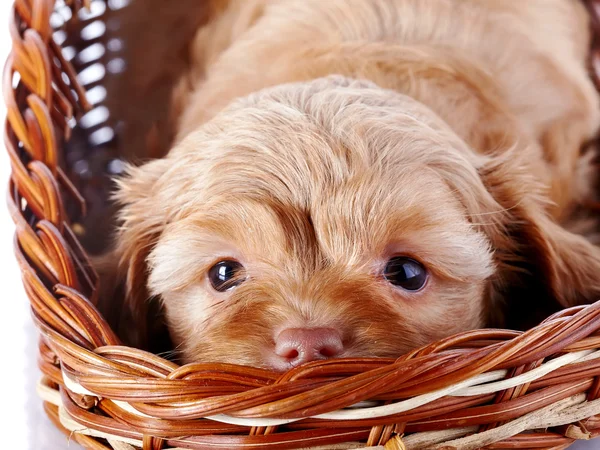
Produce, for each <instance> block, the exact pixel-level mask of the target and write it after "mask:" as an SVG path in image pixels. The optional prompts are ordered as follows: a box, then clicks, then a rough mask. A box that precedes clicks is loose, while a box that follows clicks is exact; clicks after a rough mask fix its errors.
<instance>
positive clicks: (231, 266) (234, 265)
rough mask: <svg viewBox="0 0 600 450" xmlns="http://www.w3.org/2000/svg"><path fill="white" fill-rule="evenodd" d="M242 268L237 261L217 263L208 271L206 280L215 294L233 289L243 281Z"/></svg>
mask: <svg viewBox="0 0 600 450" xmlns="http://www.w3.org/2000/svg"><path fill="white" fill-rule="evenodd" d="M245 279H246V278H245V276H244V266H242V264H240V263H239V262H238V261H234V260H226V261H219V262H218V263H216V264H215V265H214V266H212V267H211V268H210V270H209V271H208V280H209V281H210V284H211V286H212V287H213V288H214V290H215V291H217V292H225V291H228V290H229V289H233V288H234V287H236V286H238V285H239V284H241V283H242V282H243V281H244V280H245Z"/></svg>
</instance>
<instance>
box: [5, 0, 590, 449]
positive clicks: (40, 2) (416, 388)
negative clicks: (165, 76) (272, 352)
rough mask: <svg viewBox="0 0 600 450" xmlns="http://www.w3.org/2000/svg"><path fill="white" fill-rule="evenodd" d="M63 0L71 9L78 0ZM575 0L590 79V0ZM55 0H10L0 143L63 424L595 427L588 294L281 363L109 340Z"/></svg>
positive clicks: (560, 439)
mask: <svg viewBox="0 0 600 450" xmlns="http://www.w3.org/2000/svg"><path fill="white" fill-rule="evenodd" d="M66 3H67V4H66V5H62V7H63V8H66V7H68V8H70V10H71V14H72V16H73V17H77V13H78V11H79V9H80V8H82V7H85V6H89V5H86V4H85V3H86V2H85V1H83V0H71V1H70V2H66ZM586 4H587V6H588V7H589V8H588V9H589V11H590V14H591V15H592V19H593V20H592V22H593V25H594V29H595V31H596V32H595V36H596V39H594V44H593V48H592V51H591V67H592V69H593V70H592V72H593V76H594V78H595V81H596V83H597V85H598V80H599V78H598V74H600V20H599V19H598V18H599V17H600V1H598V0H594V1H587V2H586ZM55 7H56V5H55V0H16V2H15V4H14V10H13V13H12V17H11V22H10V31H11V35H12V38H13V50H12V53H11V55H10V56H9V59H8V61H7V64H6V66H5V70H4V79H3V83H4V84H3V92H4V100H5V103H6V106H7V111H8V120H7V123H6V127H5V146H6V149H7V151H8V153H9V156H10V161H11V165H12V176H11V180H10V186H9V195H8V207H9V210H10V212H11V215H12V217H13V220H14V222H15V224H16V235H15V253H16V257H17V260H18V262H19V264H20V267H21V271H22V277H23V282H24V286H25V290H26V292H27V295H28V297H29V300H30V303H31V310H32V316H33V320H34V321H35V323H36V325H37V327H38V329H39V330H40V333H41V339H40V347H39V348H40V353H39V366H40V368H41V370H42V372H43V378H42V380H41V382H40V384H39V394H40V395H41V397H42V398H43V400H44V405H45V410H46V412H47V413H48V415H49V417H50V418H51V420H52V421H53V422H54V423H55V424H56V426H58V427H59V428H61V429H62V430H63V431H65V433H67V434H69V435H71V437H72V439H74V440H76V441H77V442H79V443H80V444H81V445H83V446H84V447H87V448H90V449H102V450H106V449H116V450H125V449H127V450H132V449H135V448H143V449H144V450H146V449H157V450H158V449H163V448H192V449H208V448H223V449H231V448H244V449H254V448H263V447H264V448H270V449H292V448H308V447H311V448H312V447H316V446H320V448H323V449H325V448H328V449H333V448H362V447H371V448H372V447H378V446H379V448H386V449H420V448H461V449H475V448H481V447H485V448H490V449H501V448H553V449H561V448H566V447H568V446H569V445H570V444H571V443H572V442H573V441H574V440H576V439H590V438H594V437H597V436H600V302H598V303H596V304H594V305H590V306H586V307H576V308H571V309H569V310H565V311H562V312H560V313H558V314H555V315H554V316H552V317H550V318H548V319H547V320H546V321H544V322H543V323H542V324H540V325H539V326H538V327H535V328H533V329H531V330H529V331H527V332H524V333H522V332H513V331H506V330H476V331H471V332H467V333H463V334H461V335H457V336H454V337H451V338H448V339H446V340H444V341H441V342H437V343H435V344H431V345H429V346H427V347H424V348H421V349H419V350H415V351H413V352H411V353H409V354H407V355H404V356H403V357H401V358H399V359H397V360H386V359H364V358H361V359H352V360H350V359H347V360H329V361H319V362H314V363H310V364H308V365H305V366H302V367H299V368H296V369H293V370H291V371H290V372H288V373H286V374H283V375H282V374H276V373H271V372H269V371H265V370H261V369H252V368H248V367H241V366H234V365H227V364H190V365H186V366H178V365H176V364H174V363H172V362H170V361H167V360H165V359H162V358H160V357H158V356H155V355H152V354H149V353H147V352H144V351H141V350H138V349H133V348H128V347H125V346H122V345H121V343H120V341H119V339H118V337H117V336H116V335H115V334H114V333H113V331H111V329H110V327H109V326H108V325H107V323H106V321H105V320H104V319H103V318H102V317H101V315H100V314H99V313H98V312H97V310H96V309H95V307H94V304H95V302H96V296H95V292H96V290H97V284H98V279H97V276H96V274H95V273H94V271H93V269H92V268H91V265H90V263H89V260H88V257H87V256H86V252H85V251H84V250H83V248H82V247H81V245H80V244H79V243H78V239H77V236H76V234H75V233H74V232H73V228H74V226H75V224H76V223H77V220H79V219H80V218H81V217H83V216H84V215H85V212H86V211H85V202H84V200H83V198H82V196H81V195H80V194H79V193H78V191H77V188H76V187H75V186H74V185H73V183H72V182H71V181H70V180H69V178H68V177H67V175H66V173H65V170H64V167H63V159H64V155H63V154H62V152H63V149H64V146H65V144H66V142H67V141H68V140H69V138H70V134H71V130H72V126H73V123H75V122H76V121H77V120H78V119H79V118H80V117H81V115H82V114H83V113H84V112H85V111H87V110H89V109H90V104H88V102H87V101H86V96H85V92H84V90H83V88H82V87H81V86H80V84H79V83H78V81H77V74H76V72H75V70H74V68H73V66H72V65H71V64H70V62H69V61H68V60H67V59H66V58H65V56H64V55H63V53H62V50H61V47H60V46H59V45H57V44H56V43H55V42H54V41H53V39H52V34H53V29H52V26H51V20H50V18H51V14H52V12H53V10H54V8H55ZM351 406H352V407H351ZM350 407H351V408H350ZM529 430H536V432H530V431H529Z"/></svg>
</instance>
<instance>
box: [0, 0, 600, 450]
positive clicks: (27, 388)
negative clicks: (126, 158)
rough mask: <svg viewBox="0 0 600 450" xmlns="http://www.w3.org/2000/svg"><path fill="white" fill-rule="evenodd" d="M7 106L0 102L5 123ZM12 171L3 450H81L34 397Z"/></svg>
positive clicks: (6, 221) (5, 236)
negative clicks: (15, 250) (15, 253)
mask: <svg viewBox="0 0 600 450" xmlns="http://www.w3.org/2000/svg"><path fill="white" fill-rule="evenodd" d="M11 3H12V2H11V1H10V0H0V62H1V63H2V65H3V64H4V61H5V60H6V56H7V55H8V52H9V50H10V38H9V36H8V16H9V11H10V6H11ZM4 116H5V107H4V103H3V102H0V118H1V120H2V123H3V122H4ZM9 171H10V167H9V164H8V158H7V156H6V152H5V151H4V147H3V146H2V149H1V150H0V298H1V302H2V303H1V304H0V349H1V353H0V358H1V359H0V361H1V363H0V389H1V391H0V427H2V428H0V431H1V434H0V438H1V439H2V443H1V444H0V447H1V448H11V449H15V450H21V449H36V450H63V449H70V450H77V449H79V448H80V447H79V446H77V445H76V444H75V443H74V442H69V441H68V439H67V437H65V436H64V435H63V434H62V433H60V432H59V431H57V430H56V429H55V428H54V427H53V426H52V424H50V422H49V421H48V419H47V418H46V416H45V414H44V412H43V410H42V406H41V401H40V400H39V399H38V398H37V396H36V393H35V384H36V382H37V380H38V377H39V371H38V369H37V367H36V363H35V359H36V352H37V342H36V340H37V339H36V332H35V329H34V327H33V325H32V323H31V320H30V318H29V309H28V302H27V298H26V297H25V294H24V291H23V287H22V285H21V276H20V272H19V270H18V267H17V265H16V263H15V260H14V256H13V249H12V246H13V228H14V227H13V224H12V221H11V219H10V217H9V215H8V210H7V208H6V206H5V203H4V201H5V200H4V199H5V192H6V186H7V180H8V176H9ZM571 448H572V449H576V448H577V449H578V450H583V449H600V439H598V443H597V444H596V443H594V444H592V443H591V442H589V443H581V444H580V445H576V446H573V447H571Z"/></svg>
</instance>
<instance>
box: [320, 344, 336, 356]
mask: <svg viewBox="0 0 600 450" xmlns="http://www.w3.org/2000/svg"><path fill="white" fill-rule="evenodd" d="M319 353H320V354H321V355H323V356H324V357H325V358H333V357H334V356H337V355H338V354H339V353H340V348H338V347H335V346H329V345H326V346H324V347H323V348H322V349H321V350H319Z"/></svg>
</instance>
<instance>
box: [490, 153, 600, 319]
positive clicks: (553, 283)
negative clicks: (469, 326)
mask: <svg viewBox="0 0 600 450" xmlns="http://www.w3.org/2000/svg"><path fill="white" fill-rule="evenodd" d="M520 150H523V149H520ZM519 153H521V154H523V152H522V151H521V152H519ZM520 159H521V158H520V157H519V156H518V155H517V152H508V154H505V155H503V156H500V157H495V158H491V159H490V161H489V163H488V164H486V165H485V166H484V167H482V168H481V169H480V176H481V178H482V180H483V182H484V184H485V185H486V188H487V190H488V191H489V192H490V193H491V194H492V196H493V197H494V199H495V200H496V202H497V203H498V204H499V205H500V206H501V209H502V212H501V213H499V214H498V215H497V217H500V220H499V221H498V220H497V221H495V222H496V223H495V224H494V225H493V226H489V225H488V226H485V227H484V229H485V230H486V234H488V237H489V238H490V240H491V241H492V245H493V246H494V250H495V253H496V261H497V264H498V272H497V276H496V277H495V278H494V279H493V280H491V282H490V285H489V289H488V297H489V299H490V303H489V305H490V315H489V317H490V325H493V326H508V327H511V328H526V327H530V326H533V325H535V324H537V323H539V321H540V320H542V319H543V318H545V317H547V316H548V315H549V314H551V313H553V312H555V311H557V310H559V309H561V308H564V307H569V306H574V305H578V304H584V303H592V302H594V301H596V300H600V248H599V247H596V246H594V245H593V244H591V243H590V242H589V241H587V240H586V239H585V238H584V237H583V236H580V235H577V234H574V233H571V232H570V231H568V230H566V229H564V228H563V227H561V226H560V225H559V224H558V223H556V222H555V221H554V219H553V218H551V217H550V214H549V210H550V204H549V202H548V200H547V199H546V197H545V194H544V190H543V188H542V187H541V186H540V185H539V184H538V183H537V182H536V181H535V180H534V179H533V178H532V177H531V176H530V175H529V176H528V174H530V173H531V171H530V170H529V169H528V167H527V164H526V163H525V162H523V161H522V160H520ZM500 310H501V312H500Z"/></svg>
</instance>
